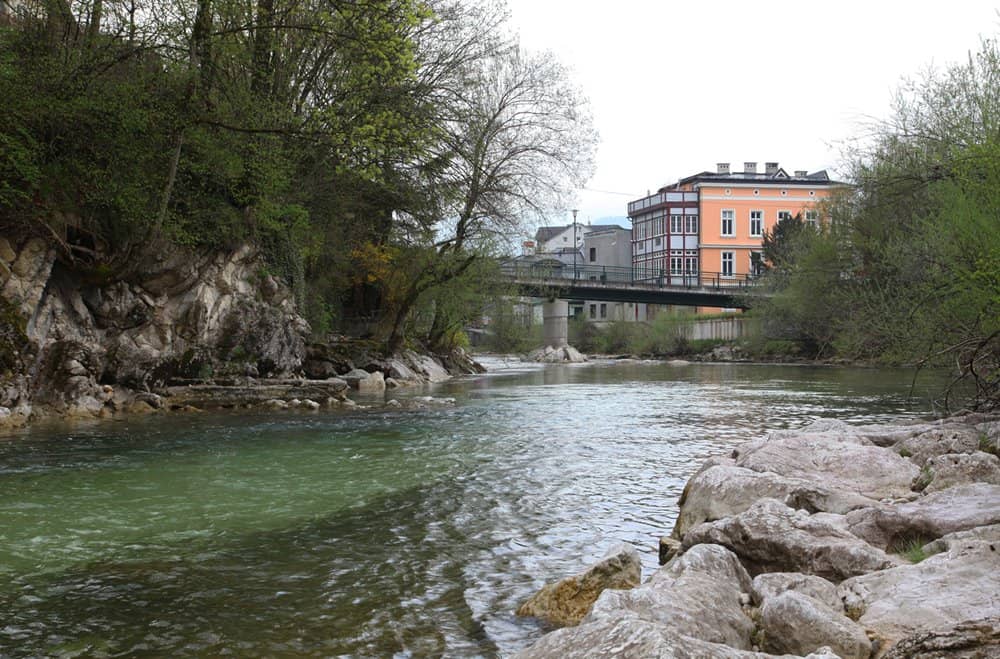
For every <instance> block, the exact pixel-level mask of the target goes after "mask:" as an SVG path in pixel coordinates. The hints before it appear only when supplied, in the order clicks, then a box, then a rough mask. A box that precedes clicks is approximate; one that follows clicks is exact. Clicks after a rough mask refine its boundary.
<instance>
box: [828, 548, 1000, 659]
mask: <svg viewBox="0 0 1000 659" xmlns="http://www.w3.org/2000/svg"><path fill="white" fill-rule="evenodd" d="M838 592H839V593H840V596H841V599H842V600H843V601H844V605H845V607H846V609H847V613H848V615H850V616H851V617H852V618H854V619H855V620H857V621H858V623H859V624H861V625H862V626H863V627H865V628H866V629H867V630H868V631H869V634H870V635H871V636H873V637H874V638H875V639H876V640H877V641H879V642H880V650H879V653H880V654H882V653H888V652H890V651H892V650H893V646H894V645H895V644H897V643H899V642H901V641H903V640H904V639H907V638H912V637H914V636H918V635H926V634H942V633H944V634H945V635H949V634H950V633H951V632H952V631H954V630H957V629H959V628H960V627H962V626H967V625H969V624H971V625H974V626H975V625H978V624H980V623H987V622H990V623H993V622H996V621H997V620H1000V598H998V597H997V593H998V592H1000V546H998V545H997V544H995V543H991V542H986V541H982V540H975V539H971V540H966V541H961V542H955V543H953V544H952V546H951V548H950V549H949V550H948V551H946V552H944V553H941V554H936V555H934V556H931V557H930V558H927V559H925V560H923V561H921V562H920V563H917V564H915V565H903V566H899V567H895V568H892V569H888V570H882V571H880V572H873V573H871V574H866V575H862V576H858V577H854V578H852V579H848V580H846V581H844V582H843V583H842V584H840V588H839V591H838ZM992 643H993V644H994V647H995V643H996V640H995V636H994V637H993V641H992ZM897 654H898V653H897ZM904 656H908V655H904ZM932 656H939V655H932ZM972 656H976V655H972ZM978 656H988V655H987V654H985V653H983V654H981V655H978Z"/></svg>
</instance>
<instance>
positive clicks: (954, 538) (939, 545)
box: [921, 524, 1000, 556]
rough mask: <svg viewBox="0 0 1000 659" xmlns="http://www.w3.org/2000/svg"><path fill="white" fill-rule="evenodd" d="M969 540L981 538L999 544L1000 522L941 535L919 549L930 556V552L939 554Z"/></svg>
mask: <svg viewBox="0 0 1000 659" xmlns="http://www.w3.org/2000/svg"><path fill="white" fill-rule="evenodd" d="M970 540H982V541H984V542H989V543H993V544H996V545H998V546H1000V524H989V525H987V526H977V527H976V528H974V529H968V530H966V531H956V532H955V533H949V534H948V535H945V536H942V537H940V538H938V539H937V540H934V541H933V542H928V543H927V544H926V545H924V546H923V547H921V549H922V550H923V552H924V553H925V554H926V555H928V556H930V555H932V554H940V553H941V552H945V551H948V550H949V549H951V548H953V547H955V546H956V545H958V544H961V543H964V542H968V541H970Z"/></svg>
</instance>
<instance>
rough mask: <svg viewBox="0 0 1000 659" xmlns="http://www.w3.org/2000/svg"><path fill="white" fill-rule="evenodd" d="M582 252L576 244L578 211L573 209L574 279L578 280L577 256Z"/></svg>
mask: <svg viewBox="0 0 1000 659" xmlns="http://www.w3.org/2000/svg"><path fill="white" fill-rule="evenodd" d="M579 252H580V246H579V245H577V244H576V209H575V208H574V209H573V279H574V280H575V279H576V278H577V275H576V273H577V270H576V255H577V254H578V253H579Z"/></svg>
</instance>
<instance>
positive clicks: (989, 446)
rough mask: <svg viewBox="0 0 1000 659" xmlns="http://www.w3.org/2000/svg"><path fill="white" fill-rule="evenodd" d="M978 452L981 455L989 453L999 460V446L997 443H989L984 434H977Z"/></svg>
mask: <svg viewBox="0 0 1000 659" xmlns="http://www.w3.org/2000/svg"><path fill="white" fill-rule="evenodd" d="M979 450H980V451H982V452H983V453H990V454H992V455H995V456H997V457H998V458H1000V445H998V443H997V442H991V441H990V438H989V437H987V436H986V433H979Z"/></svg>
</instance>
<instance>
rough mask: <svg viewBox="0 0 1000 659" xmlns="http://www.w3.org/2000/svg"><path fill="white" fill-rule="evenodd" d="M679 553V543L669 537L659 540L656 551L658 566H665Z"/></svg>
mask: <svg viewBox="0 0 1000 659" xmlns="http://www.w3.org/2000/svg"><path fill="white" fill-rule="evenodd" d="M680 551H681V541H680V540H677V539H675V538H671V537H669V536H663V537H661V538H660V543H659V549H658V551H657V558H658V559H659V563H660V565H666V564H667V563H669V562H670V559H672V558H673V557H674V556H677V555H678V554H679V553H680Z"/></svg>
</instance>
